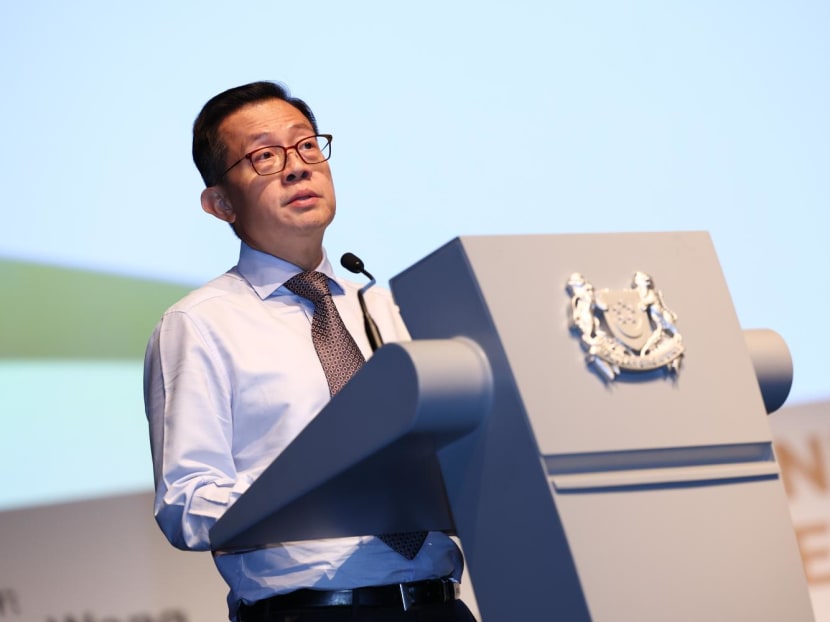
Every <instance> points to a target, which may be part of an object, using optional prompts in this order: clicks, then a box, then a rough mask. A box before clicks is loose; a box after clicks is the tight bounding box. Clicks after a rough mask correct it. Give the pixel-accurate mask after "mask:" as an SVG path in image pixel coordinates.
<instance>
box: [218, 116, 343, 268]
mask: <svg viewBox="0 0 830 622" xmlns="http://www.w3.org/2000/svg"><path fill="white" fill-rule="evenodd" d="M219 132H220V135H221V137H222V140H223V141H224V143H225V145H226V146H227V153H228V155H227V162H226V165H227V166H230V165H231V164H233V163H234V162H236V161H237V160H238V159H239V158H241V157H243V156H244V155H245V154H246V153H250V152H251V151H253V150H254V149H258V148H260V147H266V146H271V145H280V146H282V147H291V146H293V145H295V144H296V143H297V142H298V141H299V140H300V139H302V138H306V137H308V136H311V135H313V134H314V129H313V128H312V127H311V123H310V122H309V120H308V119H306V118H305V116H303V114H302V113H301V112H300V111H299V110H297V109H296V108H294V106H292V105H291V104H289V103H287V102H285V101H282V100H280V99H269V100H266V101H262V102H258V103H255V104H249V105H247V106H244V107H243V108H240V109H239V110H237V111H236V112H234V113H233V114H231V115H230V116H228V117H227V118H226V119H225V120H224V121H223V122H222V124H221V125H220V126H219ZM211 192H213V193H214V194H213V195H211V194H210V193H211ZM206 195H207V196H208V198H210V197H211V196H213V197H214V198H215V202H214V203H213V204H212V209H208V207H207V206H206V205H205V197H206ZM202 204H203V206H205V210H206V211H209V212H211V213H213V214H214V215H216V216H217V217H219V218H221V219H222V220H227V221H228V222H230V223H233V224H234V228H235V230H236V232H237V234H238V235H239V237H240V238H242V239H243V240H244V241H245V242H246V243H248V245H250V246H252V247H253V248H255V249H257V250H261V251H263V252H266V253H270V254H272V255H276V256H278V257H282V258H284V259H287V260H289V261H293V262H294V263H297V259H299V257H297V254H298V252H300V253H301V254H303V253H306V254H307V253H309V252H316V253H319V252H320V249H321V245H322V240H323V233H324V231H325V229H326V227H327V226H328V225H329V223H331V221H332V219H333V218H334V212H335V205H336V201H335V196H334V185H333V183H332V179H331V169H330V168H329V163H328V162H321V163H319V164H306V163H305V162H303V161H302V160H301V159H300V157H299V156H298V155H297V152H296V151H295V150H294V149H289V150H288V153H287V157H286V163H285V168H284V169H283V170H282V171H280V172H279V173H276V174H274V175H266V176H260V175H258V174H257V173H256V171H254V168H253V166H251V163H250V161H249V160H247V159H246V160H243V161H242V162H240V163H239V164H238V165H236V166H234V167H233V168H232V169H231V170H230V171H229V172H228V173H227V175H225V177H224V179H223V180H222V182H221V183H220V184H218V185H217V186H215V187H213V188H207V189H206V190H205V192H204V193H203V199H202ZM318 260H319V257H318Z"/></svg>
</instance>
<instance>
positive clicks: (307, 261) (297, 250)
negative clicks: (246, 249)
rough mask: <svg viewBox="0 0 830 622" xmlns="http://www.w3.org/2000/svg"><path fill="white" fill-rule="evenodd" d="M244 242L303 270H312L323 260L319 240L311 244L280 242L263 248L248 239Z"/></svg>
mask: <svg viewBox="0 0 830 622" xmlns="http://www.w3.org/2000/svg"><path fill="white" fill-rule="evenodd" d="M245 243H246V244H247V245H248V246H250V247H251V248H253V249H254V250H258V251H260V252H262V253H267V254H268V255H273V256H274V257H279V258H280V259H282V260H284V261H287V262H289V263H292V264H294V265H295V266H297V267H299V268H302V269H303V270H304V271H309V270H314V269H315V268H316V267H317V266H319V265H320V262H321V261H323V245H322V243H320V242H318V243H317V244H312V245H304V244H295V245H291V244H288V245H286V244H281V245H279V246H275V247H272V248H263V247H261V246H259V245H257V244H252V243H251V242H250V241H248V240H246V241H245Z"/></svg>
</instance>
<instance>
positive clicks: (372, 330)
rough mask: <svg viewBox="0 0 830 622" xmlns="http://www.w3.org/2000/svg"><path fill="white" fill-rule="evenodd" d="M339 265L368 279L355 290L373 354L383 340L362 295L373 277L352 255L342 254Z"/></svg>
mask: <svg viewBox="0 0 830 622" xmlns="http://www.w3.org/2000/svg"><path fill="white" fill-rule="evenodd" d="M340 265H341V266H343V267H344V268H346V270H348V271H349V272H353V273H354V274H364V275H366V276H367V277H369V282H368V283H367V284H366V285H364V286H363V287H361V288H360V289H359V290H357V300H358V301H359V302H360V310H361V311H363V326H364V327H365V328H366V336H367V337H368V338H369V345H371V346H372V352H374V351H375V350H377V349H378V348H379V347H381V346H382V345H383V339H382V338H381V336H380V331H379V330H378V326H377V324H375V321H374V320H373V319H372V316H371V315H369V309H368V308H367V307H366V301H365V300H364V299H363V294H364V292H366V290H368V289H369V288H370V287H372V285H374V284H375V277H373V276H372V275H371V274H369V273H368V272H367V271H366V268H364V267H363V261H362V260H361V259H360V257H358V256H357V255H355V254H354V253H343V256H342V257H341V258H340Z"/></svg>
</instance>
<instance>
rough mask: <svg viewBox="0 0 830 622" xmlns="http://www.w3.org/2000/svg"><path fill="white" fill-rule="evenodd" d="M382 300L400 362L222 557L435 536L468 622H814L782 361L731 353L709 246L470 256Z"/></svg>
mask: <svg viewBox="0 0 830 622" xmlns="http://www.w3.org/2000/svg"><path fill="white" fill-rule="evenodd" d="M577 277H578V278H577ZM391 284H392V290H393V292H394V294H395V297H396V299H397V301H398V303H399V305H400V306H401V309H402V313H403V316H404V320H405V321H406V323H407V326H408V327H409V329H410V332H411V333H412V336H413V339H414V341H413V342H412V343H410V344H400V345H388V346H384V347H383V348H381V349H380V350H379V351H378V352H377V353H376V354H375V356H374V357H373V358H372V359H371V360H370V361H369V363H368V364H367V365H366V366H365V367H364V368H363V369H362V370H361V371H360V372H359V373H358V374H357V375H356V376H355V378H354V379H353V380H352V381H351V382H350V383H349V385H348V386H347V387H346V388H345V389H344V390H343V391H342V392H341V393H339V394H338V395H337V396H336V397H335V398H334V399H333V400H332V402H331V403H330V404H329V406H327V407H326V408H325V409H324V410H323V411H322V413H321V414H320V416H318V417H317V418H316V419H315V420H314V421H313V422H312V423H311V424H310V425H309V426H308V428H306V430H304V432H303V433H302V434H301V435H300V436H299V437H298V438H297V439H296V441H295V442H294V443H293V444H292V445H291V446H290V447H289V448H288V450H286V452H285V453H284V454H283V455H281V456H280V457H279V458H278V459H277V460H276V461H275V462H274V463H273V464H272V465H271V466H270V467H269V469H267V470H266V471H265V473H264V474H263V475H262V477H261V478H260V479H259V480H257V482H255V484H254V485H253V486H252V487H251V489H250V490H249V491H248V492H247V493H246V494H245V495H243V496H242V497H241V498H240V499H239V501H238V502H237V503H236V504H235V505H234V506H233V507H231V508H230V510H229V511H228V512H227V513H226V515H225V516H224V517H223V518H222V520H220V521H219V523H217V525H216V527H215V528H214V530H213V531H212V532H211V538H212V542H213V545H214V547H215V548H233V547H240V546H250V545H261V544H265V543H268V542H278V541H282V540H291V539H299V538H315V537H323V536H332V535H346V534H365V533H382V532H384V531H400V530H407V529H413V528H429V529H444V530H448V531H454V532H455V533H457V534H458V536H459V537H460V539H461V542H462V545H463V547H464V551H465V555H466V558H467V563H468V569H469V574H470V576H471V579H472V581H473V584H474V586H475V590H476V596H477V599H478V605H479V611H480V613H481V617H482V620H483V622H512V621H514V620H567V621H573V620H596V621H603V622H606V621H608V622H611V621H613V622H619V621H629V620H630V621H637V622H641V621H644V620H647V621H655V622H656V621H661V622H662V621H665V620H673V621H677V620H689V621H695V622H697V621H699V620H723V621H734V620H753V621H758V620H764V621H769V622H780V621H781V620H787V621H801V620H812V619H813V614H812V609H811V604H810V600H809V594H808V590H807V585H806V581H805V577H804V573H803V570H802V567H801V562H800V558H799V554H798V548H797V544H796V540H795V536H794V532H793V529H792V526H791V522H790V517H789V513H788V507H787V501H786V498H785V495H784V490H783V486H782V484H781V482H780V475H779V470H778V466H777V463H776V461H775V456H774V454H773V450H772V443H771V435H770V431H769V428H768V425H767V422H766V412H767V408H765V403H766V404H767V406H769V404H770V403H772V402H776V403H780V401H783V398H780V399H778V398H776V397H775V396H772V397H771V396H770V394H769V392H765V394H764V395H762V393H761V391H760V390H759V380H758V378H759V377H761V376H762V375H763V376H764V377H765V378H766V377H772V378H773V381H772V383H771V384H773V385H776V387H777V388H776V389H775V390H776V391H778V392H780V386H778V385H781V384H782V381H781V378H780V376H781V373H778V371H776V370H775V368H776V364H775V362H774V361H773V359H775V356H766V358H765V357H764V356H762V355H760V354H759V353H758V352H759V349H760V350H764V349H765V348H766V349H767V354H768V352H769V348H768V347H767V345H766V344H767V343H772V342H775V341H776V340H775V339H772V340H771V341H770V339H769V338H768V337H769V335H763V336H764V339H760V340H759V339H757V338H755V337H750V336H749V335H745V334H744V332H743V331H742V330H741V328H740V326H739V325H738V322H737V318H736V316H735V312H734V309H733V308H732V304H731V301H730V297H729V293H728V290H727V287H726V284H725V282H724V279H723V275H722V273H721V270H720V267H719V265H718V262H717V258H716V255H715V252H714V249H713V247H712V244H711V242H710V239H709V237H708V235H707V234H705V233H668V234H615V235H567V236H566V235H562V236H552V235H544V236H492V237H489V236H488V237H464V238H459V239H456V240H453V241H452V242H450V243H448V244H447V245H445V246H444V247H442V248H440V249H439V250H437V251H436V252H434V253H433V254H431V255H429V256H428V257H426V258H425V259H423V260H422V261H420V262H419V263H417V264H415V265H414V266H412V267H411V268H409V269H408V270H406V271H405V272H403V273H402V274H400V275H398V276H397V277H395V278H394V279H393V280H392V283H391ZM759 344H760V345H759ZM771 347H772V348H773V349H774V346H771ZM750 353H752V356H751V355H750ZM759 360H761V363H760V364H759ZM771 361H772V362H771ZM753 365H755V368H753ZM779 367H784V368H786V367H787V364H786V363H785V364H783V365H782V366H779ZM756 368H757V369H758V370H759V371H758V376H756ZM771 370H772V371H771ZM762 372H763V373H762ZM783 374H784V375H786V370H785V371H784V372H783ZM783 384H786V385H787V388H786V389H785V390H784V395H786V390H788V384H787V382H786V381H783ZM773 392H774V391H773ZM345 440H348V442H344V441H345ZM308 455H313V456H314V460H312V461H311V462H312V463H311V464H309V463H308V461H307V460H304V457H305V456H308ZM321 456H325V458H324V459H322V460H321Z"/></svg>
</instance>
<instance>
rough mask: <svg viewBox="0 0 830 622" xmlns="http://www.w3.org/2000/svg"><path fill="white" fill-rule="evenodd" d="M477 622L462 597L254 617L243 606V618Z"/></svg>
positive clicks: (243, 621) (256, 621) (254, 621)
mask: <svg viewBox="0 0 830 622" xmlns="http://www.w3.org/2000/svg"><path fill="white" fill-rule="evenodd" d="M340 620H349V621H350V622H357V621H358V620H360V621H364V620H365V621H366V622H476V619H475V617H473V614H472V613H471V612H470V610H469V609H468V608H467V605H465V604H464V603H463V602H461V601H460V600H454V601H450V602H448V603H440V604H427V605H420V606H416V607H412V608H411V609H409V610H408V611H404V610H403V609H402V608H401V607H360V606H355V607H352V606H344V607H306V608H303V609H291V610H285V611H279V612H271V613H270V614H269V616H268V617H267V619H266V618H261V617H253V616H250V615H248V616H247V617H246V613H245V611H244V608H243V610H242V611H241V612H240V615H239V622H338V621H340Z"/></svg>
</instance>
